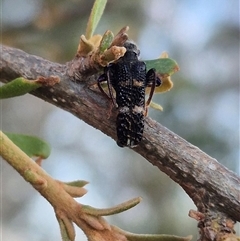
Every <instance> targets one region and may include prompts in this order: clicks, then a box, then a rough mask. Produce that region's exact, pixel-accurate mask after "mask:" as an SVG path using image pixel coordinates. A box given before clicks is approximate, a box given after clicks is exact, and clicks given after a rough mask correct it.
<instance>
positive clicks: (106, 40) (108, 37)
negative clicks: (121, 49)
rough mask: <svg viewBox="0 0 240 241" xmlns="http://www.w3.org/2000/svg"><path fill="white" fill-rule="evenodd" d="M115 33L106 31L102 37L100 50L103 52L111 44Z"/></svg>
mask: <svg viewBox="0 0 240 241" xmlns="http://www.w3.org/2000/svg"><path fill="white" fill-rule="evenodd" d="M113 38H114V35H113V33H112V32H111V31H109V30H108V31H106V32H105V33H104V35H103V37H102V40H101V43H100V46H99V52H100V54H102V53H103V52H104V51H105V50H106V49H108V47H109V46H110V45H111V43H112V41H113Z"/></svg>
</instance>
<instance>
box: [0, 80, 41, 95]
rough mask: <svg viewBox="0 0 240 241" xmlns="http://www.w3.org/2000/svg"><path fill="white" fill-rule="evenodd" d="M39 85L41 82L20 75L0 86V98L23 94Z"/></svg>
mask: <svg viewBox="0 0 240 241" xmlns="http://www.w3.org/2000/svg"><path fill="white" fill-rule="evenodd" d="M41 86H42V85H41V84H39V83H36V82H35V81H30V80H27V79H24V78H22V77H20V78H17V79H15V80H13V81H11V82H9V83H7V84H5V85H3V86H1V87H0V99H5V98H11V97H15V96H20V95H25V94H27V93H28V92H30V91H32V90H35V89H37V88H39V87H41Z"/></svg>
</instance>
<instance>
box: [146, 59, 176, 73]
mask: <svg viewBox="0 0 240 241" xmlns="http://www.w3.org/2000/svg"><path fill="white" fill-rule="evenodd" d="M144 62H145V63H146V65H147V70H149V69H151V68H154V69H156V72H157V73H158V74H160V75H172V74H174V73H175V72H176V71H178V70H179V67H178V64H177V62H176V61H175V60H173V59H169V58H159V59H153V60H144Z"/></svg>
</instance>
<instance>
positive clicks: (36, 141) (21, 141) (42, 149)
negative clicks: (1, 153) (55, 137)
mask: <svg viewBox="0 0 240 241" xmlns="http://www.w3.org/2000/svg"><path fill="white" fill-rule="evenodd" d="M5 134H6V135H7V136H8V138H9V139H10V140H11V141H12V142H13V143H14V144H16V145H17V146H18V147H19V148H20V149H21V150H22V151H24V152H25V153H26V154H27V155H28V156H30V157H32V156H39V157H42V158H47V157H48V156H49V155H50V152H51V149H50V146H49V144H48V143H46V142H45V141H43V140H41V139H40V138H38V137H34V136H28V135H22V134H15V133H6V132H5Z"/></svg>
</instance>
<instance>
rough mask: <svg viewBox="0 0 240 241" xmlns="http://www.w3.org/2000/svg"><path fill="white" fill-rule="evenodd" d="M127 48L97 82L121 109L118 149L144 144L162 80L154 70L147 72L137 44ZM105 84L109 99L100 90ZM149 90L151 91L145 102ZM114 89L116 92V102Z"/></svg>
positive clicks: (118, 116)
mask: <svg viewBox="0 0 240 241" xmlns="http://www.w3.org/2000/svg"><path fill="white" fill-rule="evenodd" d="M124 47H125V48H126V52H125V54H124V56H123V57H121V58H119V59H118V60H117V61H116V62H114V63H110V64H109V65H108V66H106V67H105V68H104V73H103V74H102V75H101V76H100V77H99V78H98V87H99V89H100V90H101V92H102V93H104V94H105V95H106V96H107V97H108V98H110V99H111V100H112V103H113V105H114V106H116V107H117V109H118V115H117V120H116V129H117V138H118V139H117V144H118V146H120V147H124V146H128V147H131V148H133V147H136V146H137V145H138V144H139V143H140V142H141V140H142V136H143V130H144V119H145V116H146V115H147V108H148V106H149V105H150V102H151V99H152V97H153V93H154V90H155V87H156V86H160V85H161V80H160V79H159V78H158V77H157V75H156V71H155V69H150V70H149V71H147V70H146V64H145V63H144V62H143V61H140V60H139V55H140V51H139V50H138V48H137V46H136V45H135V44H134V43H132V42H130V41H126V42H125V44H124ZM103 81H107V86H108V92H109V95H108V94H106V92H105V91H104V90H103V88H102V86H101V82H103ZM147 87H150V88H151V89H150V93H149V97H148V99H147V101H146V102H145V89H146V88H147ZM112 88H113V89H114V90H115V93H116V99H115V98H114V95H113V90H112Z"/></svg>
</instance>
